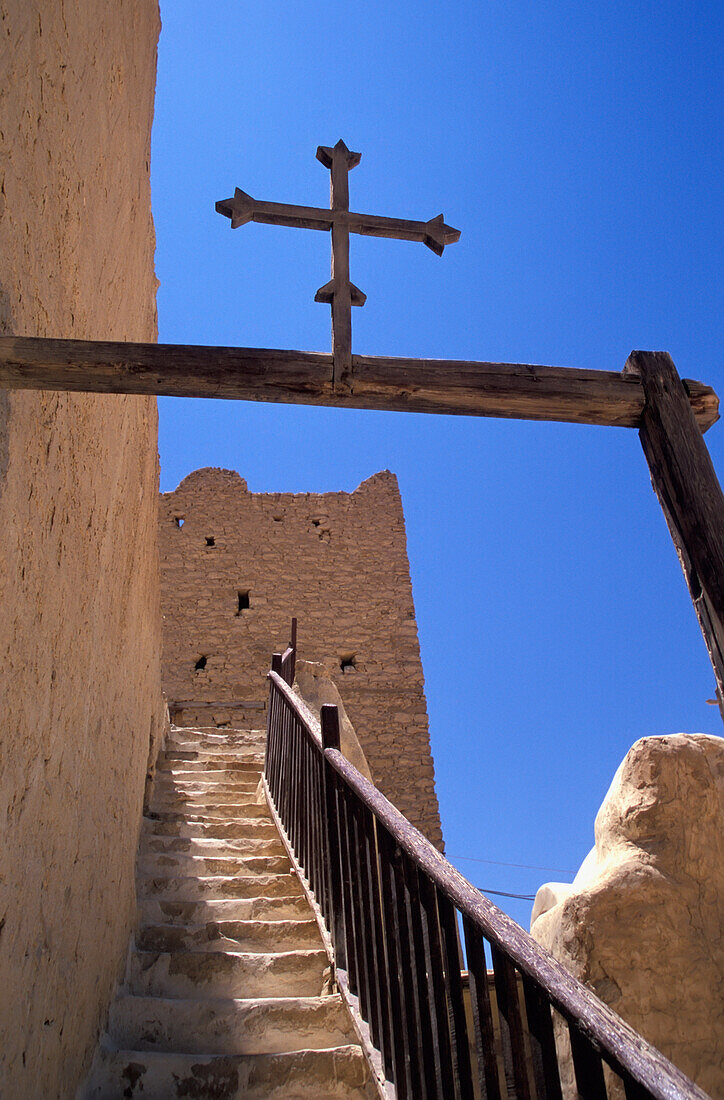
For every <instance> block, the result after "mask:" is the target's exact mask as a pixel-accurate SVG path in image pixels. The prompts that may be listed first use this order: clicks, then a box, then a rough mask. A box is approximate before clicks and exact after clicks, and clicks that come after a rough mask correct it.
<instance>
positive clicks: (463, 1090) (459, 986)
mask: <svg viewBox="0 0 724 1100" xmlns="http://www.w3.org/2000/svg"><path fill="white" fill-rule="evenodd" d="M437 911H438V915H439V918H440V931H441V932H442V942H443V950H444V952H445V979H446V985H447V995H448V1006H449V1009H448V1014H449V1021H450V1036H451V1040H452V1043H451V1046H452V1053H453V1058H454V1059H455V1069H456V1076H457V1084H458V1090H459V1091H458V1092H457V1093H456V1095H459V1096H460V1097H461V1098H462V1100H473V1097H474V1095H475V1092H474V1089H473V1071H472V1066H471V1064H470V1042H469V1039H468V1025H467V1020H466V1019H465V1001H464V1000H463V983H462V977H461V974H460V941H459V939H458V922H457V914H456V911H455V906H454V905H453V903H452V902H451V901H450V900H449V898H447V897H445V895H444V894H443V893H442V892H441V891H440V890H438V891H437Z"/></svg>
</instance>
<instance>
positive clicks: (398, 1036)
mask: <svg viewBox="0 0 724 1100" xmlns="http://www.w3.org/2000/svg"><path fill="white" fill-rule="evenodd" d="M377 846H378V849H379V858H380V897H381V901H382V916H383V920H384V927H385V954H386V956H387V973H388V978H389V990H390V1006H391V1008H392V1018H391V1020H390V1023H391V1027H392V1061H393V1066H394V1069H393V1073H392V1080H393V1081H394V1084H395V1089H396V1092H397V1096H398V1098H399V1100H407V1098H408V1097H412V1096H414V1085H413V1084H412V1083H411V1057H410V1056H409V1055H408V1051H409V1049H410V1045H411V1043H410V1036H409V1031H408V1027H407V1014H406V1010H405V1002H404V999H403V997H402V988H403V973H402V957H401V953H400V939H401V934H402V933H401V929H400V925H399V920H398V915H397V905H396V903H395V873H394V866H393V849H394V842H393V840H392V838H391V837H390V834H389V833H388V832H387V830H386V829H385V828H384V827H383V826H380V825H378V826H377Z"/></svg>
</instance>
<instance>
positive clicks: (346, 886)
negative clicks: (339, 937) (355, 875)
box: [335, 777, 359, 996]
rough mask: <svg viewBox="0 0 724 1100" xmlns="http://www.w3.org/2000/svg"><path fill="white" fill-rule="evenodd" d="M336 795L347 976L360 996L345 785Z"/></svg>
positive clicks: (338, 785) (340, 785)
mask: <svg viewBox="0 0 724 1100" xmlns="http://www.w3.org/2000/svg"><path fill="white" fill-rule="evenodd" d="M335 778H336V777H335ZM336 793H337V821H338V823H339V847H340V856H341V865H342V897H343V898H344V932H345V943H346V945H347V948H346V950H347V974H348V976H349V987H350V989H351V990H352V992H353V993H354V994H355V995H357V996H359V969H358V966H357V954H358V944H357V914H356V913H355V909H354V895H353V893H352V867H351V864H350V858H349V832H348V830H347V815H346V813H345V800H344V796H345V788H344V784H342V783H337V784H336Z"/></svg>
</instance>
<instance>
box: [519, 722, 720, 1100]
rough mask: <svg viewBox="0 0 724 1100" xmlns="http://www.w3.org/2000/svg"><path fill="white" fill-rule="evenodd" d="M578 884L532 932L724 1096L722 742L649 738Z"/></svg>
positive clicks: (553, 896) (609, 800)
mask: <svg viewBox="0 0 724 1100" xmlns="http://www.w3.org/2000/svg"><path fill="white" fill-rule="evenodd" d="M595 837H596V844H595V847H594V849H593V850H592V852H591V853H590V854H589V856H588V857H587V858H586V860H585V861H584V863H583V865H582V866H581V869H580V871H579V872H578V874H577V875H576V878H575V879H574V882H573V884H572V885H565V884H561V883H548V884H546V885H545V886H542V887H541V889H540V890H539V891H538V896H537V897H536V902H535V905H534V908H533V915H532V923H531V934H532V935H533V936H534V938H535V939H536V940H538V942H539V943H541V944H542V945H543V946H544V947H546V948H548V950H549V951H551V952H552V953H553V955H555V957H556V958H557V959H558V960H559V961H560V962H561V963H563V965H564V966H566V967H567V968H568V969H569V970H570V971H571V972H572V973H573V974H575V976H576V977H577V978H579V979H580V980H581V981H583V982H585V983H586V984H587V985H588V986H590V987H591V988H592V989H593V990H594V991H595V992H596V993H597V994H598V996H599V997H601V999H602V1000H604V1001H605V1002H606V1003H607V1004H609V1005H610V1006H611V1007H612V1008H613V1009H614V1010H615V1011H616V1012H618V1013H619V1014H620V1015H621V1016H623V1017H624V1019H626V1020H627V1021H628V1022H629V1023H630V1024H631V1025H632V1026H633V1027H635V1028H636V1029H637V1030H638V1031H639V1032H640V1033H641V1034H642V1035H644V1036H645V1037H646V1038H647V1039H648V1040H649V1041H650V1042H651V1043H653V1044H654V1045H655V1046H656V1047H658V1048H659V1050H661V1051H662V1053H664V1054H665V1055H666V1056H667V1057H668V1058H670V1059H671V1061H672V1062H674V1063H675V1064H676V1065H677V1066H679V1067H680V1068H681V1069H682V1070H683V1071H684V1072H685V1073H687V1074H688V1075H689V1076H690V1077H692V1078H693V1079H694V1080H695V1081H696V1082H697V1084H699V1085H700V1086H701V1087H702V1088H703V1089H705V1090H706V1091H707V1092H709V1093H710V1094H711V1095H712V1096H724V950H723V946H724V937H723V929H724V740H722V739H721V738H718V737H710V736H705V735H704V734H674V735H671V736H665V737H644V738H642V739H641V740H640V741H637V742H636V743H635V744H634V745H633V747H632V748H631V749H630V751H629V752H628V754H627V755H626V757H625V759H624V761H623V763H622V764H621V766H620V767H619V769H618V771H617V772H616V775H615V776H614V779H613V782H612V784H611V787H610V789H609V791H608V794H607V795H606V797H605V799H604V801H603V804H602V805H601V808H600V810H599V812H598V815H597V817H596V826H595Z"/></svg>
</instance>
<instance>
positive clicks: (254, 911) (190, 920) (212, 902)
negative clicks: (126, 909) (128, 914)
mask: <svg viewBox="0 0 724 1100" xmlns="http://www.w3.org/2000/svg"><path fill="white" fill-rule="evenodd" d="M308 916H309V903H308V902H307V899H306V897H305V896H304V894H303V893H302V892H301V890H300V891H299V893H297V894H295V893H290V894H286V895H285V894H279V895H278V896H277V897H266V896H260V897H249V898H206V899H204V900H203V901H181V900H178V899H174V898H162V897H152V898H145V899H144V900H143V901H139V903H138V919H139V925H140V926H141V927H143V926H144V925H147V924H175V925H178V926H180V927H184V926H186V925H193V924H203V923H204V922H205V921H223V920H240V921H244V920H293V919H295V918H296V919H299V918H302V919H303V918H305V917H308Z"/></svg>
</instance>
